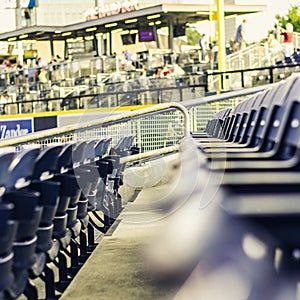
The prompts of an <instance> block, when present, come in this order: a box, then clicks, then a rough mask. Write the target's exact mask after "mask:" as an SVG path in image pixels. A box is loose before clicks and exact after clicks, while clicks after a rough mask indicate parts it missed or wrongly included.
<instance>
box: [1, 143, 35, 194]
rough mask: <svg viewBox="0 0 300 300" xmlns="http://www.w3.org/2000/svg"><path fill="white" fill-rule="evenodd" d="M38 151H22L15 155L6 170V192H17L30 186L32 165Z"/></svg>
mask: <svg viewBox="0 0 300 300" xmlns="http://www.w3.org/2000/svg"><path fill="white" fill-rule="evenodd" d="M39 152H40V150H39V149H37V148H35V149H24V150H22V151H21V152H20V153H18V154H16V156H15V157H14V159H13V160H12V162H11V164H10V166H9V168H8V174H7V175H8V181H7V184H6V187H7V191H13V190H17V189H19V188H22V187H25V186H27V185H29V184H30V180H31V177H32V175H33V170H34V163H35V159H36V157H37V156H38V155H39Z"/></svg>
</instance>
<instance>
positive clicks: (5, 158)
mask: <svg viewBox="0 0 300 300" xmlns="http://www.w3.org/2000/svg"><path fill="white" fill-rule="evenodd" d="M14 156H15V153H14V152H9V153H3V154H1V155H0V197H1V196H2V195H3V193H4V192H5V188H6V184H7V181H8V178H9V176H8V168H9V166H10V164H11V163H12V160H13V158H14Z"/></svg>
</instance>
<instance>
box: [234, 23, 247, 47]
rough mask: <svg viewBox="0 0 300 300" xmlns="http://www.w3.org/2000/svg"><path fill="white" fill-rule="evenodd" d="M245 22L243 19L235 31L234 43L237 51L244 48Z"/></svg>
mask: <svg viewBox="0 0 300 300" xmlns="http://www.w3.org/2000/svg"><path fill="white" fill-rule="evenodd" d="M246 23H247V20H246V19H243V21H242V23H241V24H240V25H239V26H238V28H237V30H236V36H235V41H236V42H237V43H238V49H239V50H242V49H245V47H246V39H245V29H246V28H245V27H246Z"/></svg>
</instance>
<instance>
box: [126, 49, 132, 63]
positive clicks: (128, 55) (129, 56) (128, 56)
mask: <svg viewBox="0 0 300 300" xmlns="http://www.w3.org/2000/svg"><path fill="white" fill-rule="evenodd" d="M124 57H125V60H126V61H131V54H130V53H129V52H128V50H127V49H126V50H125V52H124Z"/></svg>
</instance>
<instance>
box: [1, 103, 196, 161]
mask: <svg viewBox="0 0 300 300" xmlns="http://www.w3.org/2000/svg"><path fill="white" fill-rule="evenodd" d="M189 130H190V119H189V114H188V111H187V110H186V108H185V107H184V106H182V105H181V104H179V103H173V102H171V103H165V104H160V105H155V106H152V107H148V108H143V109H140V110H136V111H132V112H127V113H124V114H118V115H110V116H108V117H105V118H102V119H100V120H97V121H90V122H84V123H78V124H75V125H70V126H65V127H61V128H53V129H50V130H45V131H40V132H36V133H32V134H29V135H26V136H19V137H16V138H11V139H5V140H1V141H0V148H5V147H15V148H16V149H17V150H18V149H22V148H23V147H27V146H28V145H30V146H32V145H38V146H39V147H43V146H46V145H49V144H53V143H59V144H65V143H68V142H73V141H75V142H76V141H81V140H89V139H97V138H103V137H111V138H112V144H116V143H117V141H118V140H119V139H120V138H121V137H123V136H126V135H134V136H135V145H136V146H138V147H139V148H140V149H141V151H142V152H148V151H152V154H153V153H156V155H161V154H164V153H166V151H167V152H173V151H175V150H176V149H177V148H176V147H172V146H176V145H177V144H178V143H179V140H181V139H182V138H183V137H184V136H187V135H189V134H190V131H189ZM166 149H167V150H166ZM168 149H169V150H168ZM150 153H151V152H150Z"/></svg>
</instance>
